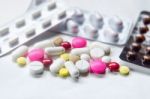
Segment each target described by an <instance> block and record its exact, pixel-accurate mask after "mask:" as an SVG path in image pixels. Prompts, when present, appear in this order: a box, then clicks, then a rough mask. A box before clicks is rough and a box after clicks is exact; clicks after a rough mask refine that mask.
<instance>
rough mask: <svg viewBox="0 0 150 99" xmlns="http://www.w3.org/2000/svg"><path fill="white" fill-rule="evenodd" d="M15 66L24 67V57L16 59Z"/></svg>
mask: <svg viewBox="0 0 150 99" xmlns="http://www.w3.org/2000/svg"><path fill="white" fill-rule="evenodd" d="M17 64H18V65H20V66H24V65H26V58H25V57H19V58H18V59H17Z"/></svg>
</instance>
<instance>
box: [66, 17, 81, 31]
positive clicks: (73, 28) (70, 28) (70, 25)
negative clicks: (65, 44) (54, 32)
mask: <svg viewBox="0 0 150 99" xmlns="http://www.w3.org/2000/svg"><path fill="white" fill-rule="evenodd" d="M67 30H68V32H70V33H78V31H79V30H78V24H77V23H76V22H75V21H73V20H68V21H67Z"/></svg>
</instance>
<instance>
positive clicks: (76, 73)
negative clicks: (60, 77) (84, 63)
mask: <svg viewBox="0 0 150 99" xmlns="http://www.w3.org/2000/svg"><path fill="white" fill-rule="evenodd" d="M65 67H66V68H67V69H68V71H69V73H70V76H71V77H72V78H78V77H79V70H78V69H77V67H76V66H75V65H74V64H73V62H72V61H67V62H65Z"/></svg>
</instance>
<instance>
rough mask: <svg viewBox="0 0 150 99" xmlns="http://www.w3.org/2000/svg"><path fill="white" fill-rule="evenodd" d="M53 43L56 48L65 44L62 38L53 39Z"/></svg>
mask: <svg viewBox="0 0 150 99" xmlns="http://www.w3.org/2000/svg"><path fill="white" fill-rule="evenodd" d="M53 42H54V45H55V46H60V45H61V43H63V39H62V38H61V37H60V36H57V37H55V38H54V39H53Z"/></svg>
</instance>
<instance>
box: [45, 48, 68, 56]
mask: <svg viewBox="0 0 150 99" xmlns="http://www.w3.org/2000/svg"><path fill="white" fill-rule="evenodd" d="M64 52H65V49H64V47H47V48H45V53H46V54H47V55H60V54H62V53H64Z"/></svg>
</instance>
